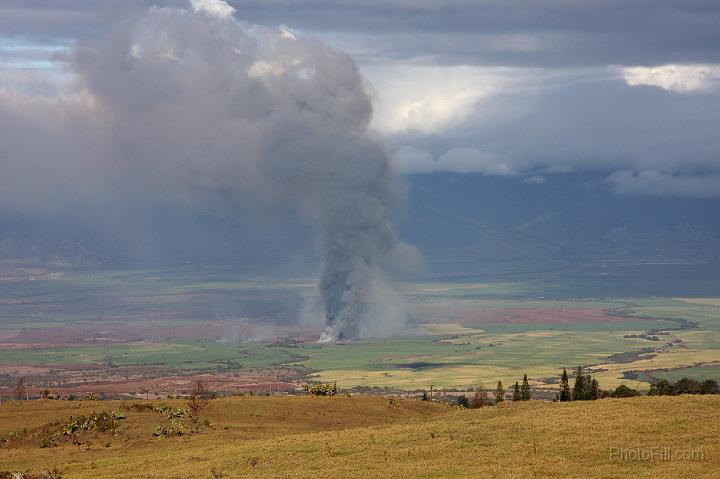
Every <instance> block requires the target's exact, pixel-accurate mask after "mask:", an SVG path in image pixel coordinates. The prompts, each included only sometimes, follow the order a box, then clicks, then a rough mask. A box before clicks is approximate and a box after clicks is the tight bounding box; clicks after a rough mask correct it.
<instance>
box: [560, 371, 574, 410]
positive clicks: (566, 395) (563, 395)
mask: <svg viewBox="0 0 720 479" xmlns="http://www.w3.org/2000/svg"><path fill="white" fill-rule="evenodd" d="M560 401H562V402H567V401H572V396H571V395H570V382H569V380H568V373H567V369H563V373H562V376H561V377H560Z"/></svg>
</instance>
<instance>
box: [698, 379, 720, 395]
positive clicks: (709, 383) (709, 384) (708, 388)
mask: <svg viewBox="0 0 720 479" xmlns="http://www.w3.org/2000/svg"><path fill="white" fill-rule="evenodd" d="M700 387H701V388H702V393H701V394H720V387H718V383H717V381H715V380H714V379H706V380H705V381H703V382H702V384H701V385H700Z"/></svg>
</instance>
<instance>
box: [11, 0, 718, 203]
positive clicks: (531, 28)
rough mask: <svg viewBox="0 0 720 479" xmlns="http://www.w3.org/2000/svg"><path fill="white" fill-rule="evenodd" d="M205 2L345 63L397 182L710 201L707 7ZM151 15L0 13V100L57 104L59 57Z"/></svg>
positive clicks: (108, 7)
mask: <svg viewBox="0 0 720 479" xmlns="http://www.w3.org/2000/svg"><path fill="white" fill-rule="evenodd" d="M198 1H200V0H198ZM205 3H207V4H208V5H211V7H212V8H220V9H221V10H222V9H223V8H225V7H227V8H232V9H234V10H233V11H232V15H234V16H235V17H236V18H238V19H241V20H244V21H247V22H250V23H255V24H260V25H266V26H278V25H285V26H286V27H287V28H288V30H290V31H293V32H295V33H296V34H298V35H302V36H310V37H316V38H319V39H321V40H322V41H324V42H326V43H328V44H329V45H331V46H332V47H335V48H338V49H340V50H342V51H345V52H347V53H349V54H350V55H351V56H352V58H353V59H354V60H355V61H356V62H357V63H358V65H359V67H360V71H361V73H362V75H363V76H364V77H365V79H366V81H367V83H368V86H367V88H368V89H369V91H370V92H371V95H372V100H373V108H374V114H373V118H372V123H371V127H372V129H373V130H374V131H375V132H376V133H377V134H378V135H379V136H380V137H381V138H382V141H384V142H385V143H386V144H387V146H388V148H389V150H390V151H391V153H392V154H393V157H394V159H395V161H396V164H397V165H398V167H399V169H400V170H401V171H402V172H403V173H408V174H412V173H430V172H436V171H452V172H460V173H463V172H475V173H482V174H485V175H504V176H507V175H512V176H520V177H524V178H529V181H543V179H544V178H546V177H547V175H552V174H553V173H557V172H564V171H599V172H603V173H605V174H606V178H607V182H608V183H609V184H610V185H612V186H613V187H614V189H615V191H616V192H617V193H618V194H621V195H630V194H637V195H673V196H695V197H705V198H707V197H710V198H712V197H718V196H720V158H718V154H719V153H720V135H718V134H717V132H718V131H720V28H718V27H717V26H718V25H720V4H718V3H717V2H716V1H712V0H707V1H696V0H691V1H667V0H652V1H650V0H646V1H629V2H628V1H605V0H603V1H581V2H580V1H572V0H550V1H546V2H535V1H531V0H510V1H505V0H503V1H500V0H489V1H488V0H478V1H471V0H466V1H461V0H445V1H431V0H384V1H382V2H380V1H374V0H362V1H360V0H310V1H291V0H263V1H243V0H231V1H229V2H228V3H229V5H228V4H223V3H214V2H213V1H212V0H206V1H205ZM151 5H161V6H162V5H164V6H176V7H182V8H184V7H187V5H186V2H184V1H167V0H156V1H152V0H148V1H145V0H123V1H118V0H107V1H94V0H56V1H47V0H2V1H0V88H1V89H2V90H4V91H8V90H20V91H23V92H27V93H31V94H36V95H42V96H45V97H52V96H53V95H67V94H70V93H68V90H69V89H71V88H72V87H71V86H69V85H70V84H71V83H72V73H70V72H68V71H67V68H66V65H65V58H64V52H66V51H67V50H68V49H71V48H72V47H73V45H75V44H76V42H78V41H92V39H93V38H95V37H97V36H98V35H102V32H104V31H106V30H107V29H108V28H109V25H110V24H112V22H114V21H116V19H117V18H118V17H121V16H124V15H132V14H133V13H135V12H137V11H141V10H143V9H146V8H148V7H149V6H151ZM218 5H220V6H219V7H218ZM227 11H228V12H229V11H230V10H227Z"/></svg>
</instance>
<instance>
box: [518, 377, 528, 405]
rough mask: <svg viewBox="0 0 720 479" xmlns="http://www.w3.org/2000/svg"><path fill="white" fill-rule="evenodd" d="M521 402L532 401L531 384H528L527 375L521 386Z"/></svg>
mask: <svg viewBox="0 0 720 479" xmlns="http://www.w3.org/2000/svg"><path fill="white" fill-rule="evenodd" d="M520 400H521V401H529V400H530V383H528V378H527V374H523V382H522V386H520Z"/></svg>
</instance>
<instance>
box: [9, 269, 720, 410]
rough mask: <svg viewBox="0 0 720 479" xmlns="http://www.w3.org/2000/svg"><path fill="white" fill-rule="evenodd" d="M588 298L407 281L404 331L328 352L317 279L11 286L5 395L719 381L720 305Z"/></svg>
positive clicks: (574, 291) (189, 273)
mask: <svg viewBox="0 0 720 479" xmlns="http://www.w3.org/2000/svg"><path fill="white" fill-rule="evenodd" d="M600 286H601V285H600ZM600 286H598V288H597V289H602V288H601V287H600ZM585 287H587V288H589V289H588V291H587V294H586V295H583V296H578V285H577V284H574V285H572V287H570V286H567V284H548V285H546V287H545V288H544V289H543V288H542V285H541V284H538V283H536V282H531V281H530V282H522V281H515V282H471V281H465V282H458V281H456V282H449V281H443V282H437V281H436V282H410V283H402V284H398V285H396V289H397V290H398V291H399V294H400V296H401V298H402V300H403V302H404V307H405V310H406V313H407V318H408V320H407V324H406V325H405V327H404V329H402V330H401V331H400V332H399V333H397V334H396V335H395V336H393V337H389V338H381V339H366V340H360V341H346V342H339V343H337V344H332V345H328V344H320V343H318V342H317V338H318V337H319V334H320V331H321V330H322V327H323V324H322V318H321V317H320V315H319V314H318V313H317V312H316V308H315V307H314V304H315V302H316V300H317V298H316V297H315V295H316V293H315V284H314V282H313V280H312V279H297V280H287V279H284V280H279V279H274V278H268V277H259V276H251V275H242V274H240V273H238V272H237V271H235V270H233V269H232V268H223V267H215V268H211V267H205V268H199V267H193V268H189V267H188V268H187V269H182V268H179V269H163V270H142V271H137V270H136V271H97V272H70V273H67V272H64V273H51V272H43V271H37V270H32V271H31V272H27V273H26V274H25V275H22V274H15V275H5V276H3V281H2V283H0V396H5V397H7V396H10V395H11V394H12V392H13V387H14V385H15V384H16V382H17V381H18V379H19V378H24V381H25V384H26V386H27V391H28V394H37V393H39V391H40V390H42V389H48V388H49V389H52V390H56V389H57V390H59V391H64V392H66V393H76V394H86V393H88V392H96V393H98V394H100V393H102V394H104V395H106V396H108V397H120V396H128V397H132V396H135V397H140V396H142V397H162V396H165V395H167V394H173V393H179V392H182V391H184V390H186V389H187V387H188V385H189V384H190V383H191V381H192V379H193V378H195V377H200V376H201V377H203V378H204V380H206V381H207V382H209V383H210V384H211V386H212V387H213V388H214V389H215V390H217V391H219V392H222V391H227V392H242V391H252V390H255V391H269V390H275V391H291V390H293V389H296V388H298V387H299V386H300V385H302V384H304V383H305V382H307V381H321V382H336V383H337V384H338V387H340V388H341V389H359V390H364V391H368V390H370V389H374V390H377V391H379V392H387V391H395V392H403V391H404V392H412V391H419V390H426V389H429V388H430V387H431V386H433V387H434V388H438V389H454V390H458V391H468V390H472V389H473V388H477V387H486V388H492V387H494V385H495V384H496V383H497V381H502V382H503V384H505V385H506V386H510V385H511V384H513V383H514V382H515V381H518V380H519V379H520V378H522V375H523V374H528V377H529V378H530V381H531V384H532V386H533V388H534V389H535V390H536V391H537V393H538V394H539V396H543V395H547V397H550V396H552V395H553V394H554V391H555V390H556V388H557V381H558V378H559V375H560V373H561V372H562V369H563V368H567V369H568V371H572V370H574V369H575V368H576V367H577V366H578V365H583V366H584V367H585V368H586V369H587V371H588V372H589V373H591V374H592V375H593V377H595V378H597V379H598V380H599V381H600V385H601V387H602V388H607V389H609V388H614V387H617V386H618V385H619V384H627V385H628V386H632V387H637V388H640V389H647V388H648V386H649V383H650V382H652V381H655V380H657V379H673V380H677V379H679V378H680V377H682V376H689V377H693V378H695V379H720V375H719V374H718V371H719V370H720V299H718V298H717V297H683V298H659V297H639V296H638V297H614V296H607V297H596V296H592V295H591V292H592V291H595V290H594V289H593V285H592V284H586V285H585Z"/></svg>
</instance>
